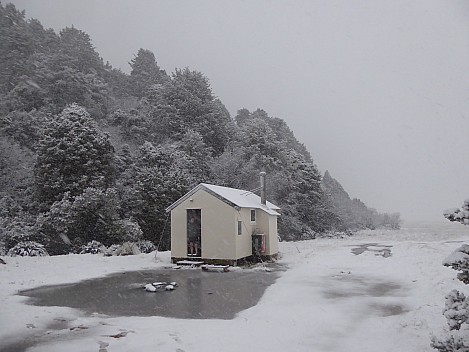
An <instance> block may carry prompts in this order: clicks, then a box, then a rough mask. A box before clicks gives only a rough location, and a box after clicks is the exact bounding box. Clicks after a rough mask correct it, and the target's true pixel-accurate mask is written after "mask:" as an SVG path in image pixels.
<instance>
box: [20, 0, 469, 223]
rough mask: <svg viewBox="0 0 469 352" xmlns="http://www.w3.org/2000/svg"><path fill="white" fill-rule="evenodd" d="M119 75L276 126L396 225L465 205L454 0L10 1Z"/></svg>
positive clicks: (458, 17) (458, 14)
mask: <svg viewBox="0 0 469 352" xmlns="http://www.w3.org/2000/svg"><path fill="white" fill-rule="evenodd" d="M12 3H14V4H15V5H16V7H17V8H19V9H24V10H26V17H27V18H31V17H33V18H37V19H39V20H40V21H41V23H42V24H43V25H44V27H46V28H49V27H50V28H53V29H55V30H56V31H59V30H60V29H62V28H64V27H65V26H72V25H73V26H75V27H76V28H78V29H81V30H83V31H85V32H86V33H88V34H89V35H90V36H91V39H92V41H93V44H94V45H95V47H96V49H97V51H98V52H99V54H100V55H101V56H102V57H103V59H104V60H105V61H109V62H110V63H111V64H112V65H113V66H114V67H116V68H120V69H122V70H123V71H125V72H129V71H130V66H129V65H128V62H129V61H130V60H131V59H132V58H133V57H134V55H135V54H136V53H137V51H138V49H139V48H145V49H149V50H151V51H153V52H154V53H155V56H156V58H157V61H158V64H159V65H160V67H162V68H163V69H165V70H166V71H167V72H168V73H170V72H172V71H174V69H175V68H176V67H177V68H182V67H186V66H188V67H189V68H190V69H194V70H198V71H201V72H203V73H204V74H205V75H206V76H207V77H208V78H209V79H210V82H211V85H212V88H213V91H214V93H215V94H216V95H217V96H218V97H219V98H220V99H221V101H222V102H223V103H224V104H225V105H226V107H227V108H228V110H229V111H230V112H231V114H232V116H234V115H235V114H236V111H237V110H238V109H240V108H243V107H245V108H248V109H249V110H251V111H252V110H255V109H256V108H262V109H264V110H266V111H267V112H268V113H269V115H270V116H275V117H280V118H282V119H284V120H285V121H286V122H287V123H288V125H289V126H290V127H291V129H292V130H293V132H294V133H295V135H296V137H297V138H298V139H299V140H300V141H301V142H303V143H304V144H305V145H306V146H307V147H308V149H309V150H310V152H311V154H312V156H313V158H314V161H315V163H316V164H317V166H318V167H319V169H320V170H321V172H324V171H325V170H329V171H330V173H331V175H332V177H334V178H336V179H337V180H338V181H339V182H341V184H342V185H343V186H344V188H345V189H346V190H347V191H348V193H349V194H350V196H351V197H356V198H360V199H361V200H362V201H364V202H365V203H366V204H367V205H368V206H370V207H374V208H376V209H377V210H378V211H380V212H384V211H386V212H395V211H398V212H400V213H401V215H402V217H403V218H404V219H406V220H414V219H419V220H424V219H425V220H443V217H442V215H441V214H442V212H443V210H444V209H445V208H449V207H455V206H460V205H461V204H462V202H463V200H464V199H466V198H469V157H468V153H469V138H468V135H469V118H468V117H469V3H468V2H467V1H456V0H455V1H443V0H441V1H436V0H420V1H408V0H394V1H381V0H379V1H377V0H361V1H353V2H351V1H345V0H343V1H332V0H328V1H312V0H308V1H267V0H256V1H240V0H229V1H220V0H210V1H208V0H199V1H189V0H187V1H173V0H171V1H169V0H168V1H149V0H148V1H143V0H132V1H130V0H127V1H124V0H112V1H111V0H99V1H98V0H95V1H91V0H86V1H85V0H76V1H75V0H68V1H55V0H34V1H32V0H16V1H12Z"/></svg>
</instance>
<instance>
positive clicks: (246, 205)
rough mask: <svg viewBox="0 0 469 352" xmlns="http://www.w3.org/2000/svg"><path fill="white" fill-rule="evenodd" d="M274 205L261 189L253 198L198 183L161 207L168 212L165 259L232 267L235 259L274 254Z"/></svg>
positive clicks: (275, 242) (276, 240)
mask: <svg viewBox="0 0 469 352" xmlns="http://www.w3.org/2000/svg"><path fill="white" fill-rule="evenodd" d="M264 175H265V174H264V173H261V185H262V186H264ZM279 209H280V208H279V207H277V206H276V205H274V204H272V203H270V202H267V201H266V200H265V188H264V187H261V197H259V196H258V195H256V194H254V193H252V192H251V191H245V190H240V189H235V188H228V187H222V186H216V185H211V184H207V183H201V184H199V185H198V186H196V187H195V188H193V189H192V190H191V191H189V192H188V193H187V194H185V195H184V196H183V197H181V198H180V199H178V200H177V201H176V202H175V203H173V204H172V205H171V206H169V207H168V208H167V209H166V211H167V212H171V259H172V261H173V262H177V261H179V260H186V259H197V260H200V261H203V262H206V263H220V264H222V263H224V264H231V265H236V264H237V263H238V261H240V260H246V259H256V258H262V259H269V258H275V257H276V256H277V254H278V233H277V216H279V215H280V214H279V213H278V210H279Z"/></svg>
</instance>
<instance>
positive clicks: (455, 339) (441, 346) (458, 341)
mask: <svg viewBox="0 0 469 352" xmlns="http://www.w3.org/2000/svg"><path fill="white" fill-rule="evenodd" d="M431 346H432V347H433V348H434V349H436V350H438V351H440V352H468V351H469V345H468V344H467V341H466V339H464V338H463V337H461V336H453V335H451V336H450V337H448V338H446V339H445V340H438V339H436V338H433V339H432V345H431Z"/></svg>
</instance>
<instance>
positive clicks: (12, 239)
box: [5, 231, 44, 249]
mask: <svg viewBox="0 0 469 352" xmlns="http://www.w3.org/2000/svg"><path fill="white" fill-rule="evenodd" d="M21 242H38V243H39V242H44V236H43V235H41V234H39V233H33V232H32V231H25V232H14V233H11V234H9V236H7V237H6V238H5V247H6V249H11V248H13V247H15V246H16V245H17V244H18V243H21Z"/></svg>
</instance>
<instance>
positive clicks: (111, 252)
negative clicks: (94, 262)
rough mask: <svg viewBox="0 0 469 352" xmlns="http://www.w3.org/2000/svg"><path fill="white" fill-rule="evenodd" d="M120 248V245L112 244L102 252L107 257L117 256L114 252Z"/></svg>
mask: <svg viewBox="0 0 469 352" xmlns="http://www.w3.org/2000/svg"><path fill="white" fill-rule="evenodd" d="M120 247H121V245H120V244H112V245H110V246H109V247H108V248H106V250H105V251H104V255H105V256H107V257H110V256H113V255H117V254H116V251H117V250H118V249H119V248H120Z"/></svg>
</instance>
